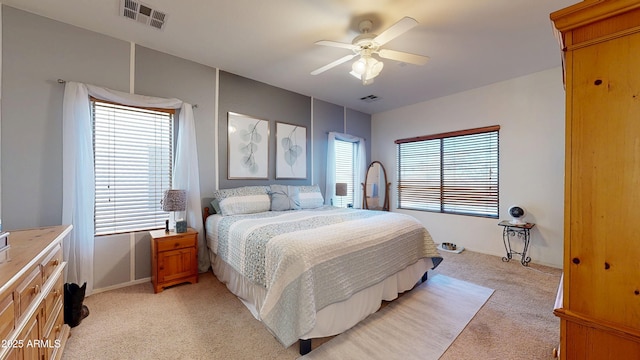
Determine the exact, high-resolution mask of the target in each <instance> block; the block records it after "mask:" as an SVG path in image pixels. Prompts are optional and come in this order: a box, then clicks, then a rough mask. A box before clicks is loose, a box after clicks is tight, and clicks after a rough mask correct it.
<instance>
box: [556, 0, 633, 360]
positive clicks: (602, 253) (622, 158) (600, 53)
mask: <svg viewBox="0 0 640 360" xmlns="http://www.w3.org/2000/svg"><path fill="white" fill-rule="evenodd" d="M551 19H552V20H553V22H554V25H555V27H556V29H557V30H558V31H559V35H560V36H559V38H560V39H561V44H562V48H563V51H564V56H565V58H564V59H565V61H564V65H565V84H566V163H565V203H564V209H565V221H564V282H563V288H562V306H561V307H560V308H558V309H556V310H555V311H554V313H555V314H556V315H557V316H559V317H560V324H561V325H560V356H561V358H562V359H599V360H602V359H640V221H639V220H638V216H639V214H640V213H638V212H637V211H638V206H639V205H640V0H587V1H583V2H581V3H578V4H576V5H573V6H571V7H568V8H566V9H563V10H559V11H557V12H554V13H552V14H551Z"/></svg>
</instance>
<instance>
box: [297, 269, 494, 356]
mask: <svg viewBox="0 0 640 360" xmlns="http://www.w3.org/2000/svg"><path fill="white" fill-rule="evenodd" d="M491 294H493V290H492V289H489V288H486V287H483V286H479V285H476V284H472V283H469V282H466V281H462V280H458V279H454V278H451V277H448V276H444V275H440V274H438V275H436V276H434V277H433V278H430V279H429V280H427V282H425V283H422V284H420V285H419V286H418V287H416V288H415V289H413V290H411V291H410V292H409V293H407V294H405V295H403V296H402V297H400V298H399V299H397V300H395V301H393V302H391V303H390V304H389V305H387V306H386V307H384V308H383V309H382V310H380V311H378V312H376V313H375V314H373V315H371V316H369V317H368V318H366V319H365V320H364V321H362V322H360V323H359V324H358V325H356V326H355V327H353V328H351V329H349V330H348V331H346V332H345V333H343V334H340V335H338V336H336V337H335V338H333V339H331V340H329V341H328V342H326V343H324V344H322V345H320V346H319V347H318V348H316V349H314V350H313V351H311V352H310V353H309V354H307V355H305V356H302V357H300V358H299V360H319V359H332V360H333V359H345V360H346V359H385V360H388V359H403V360H404V359H420V360H428V359H438V358H440V356H442V354H443V353H444V352H445V351H446V350H447V348H448V347H449V346H450V345H451V343H452V342H453V341H454V340H455V339H456V337H458V335H459V334H460V333H461V332H462V330H463V329H464V328H465V326H467V324H468V323H469V321H471V319H472V318H473V317H474V316H475V314H476V313H477V312H478V310H480V308H482V306H483V305H484V304H485V303H486V302H487V300H488V299H489V297H490V296H491Z"/></svg>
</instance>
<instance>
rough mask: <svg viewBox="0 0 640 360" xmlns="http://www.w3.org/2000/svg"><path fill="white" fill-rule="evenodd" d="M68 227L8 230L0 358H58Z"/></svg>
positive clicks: (63, 331)
mask: <svg viewBox="0 0 640 360" xmlns="http://www.w3.org/2000/svg"><path fill="white" fill-rule="evenodd" d="M70 231H71V226H52V227H44V228H37V229H29V230H19V231H11V232H10V235H9V244H10V245H11V247H10V248H9V250H8V251H9V253H8V254H7V255H8V260H5V259H4V257H3V260H2V261H3V262H2V263H1V264H0V339H1V341H2V344H1V347H0V359H11V360H13V359H16V360H17V359H20V360H22V359H25V360H26V359H39V360H42V359H44V360H47V359H59V358H60V357H61V356H62V350H63V348H64V345H65V343H66V341H67V338H68V337H69V330H70V328H69V326H68V325H66V324H65V323H64V310H63V308H64V282H63V281H64V280H63V270H64V268H65V265H66V263H65V262H63V259H62V239H63V238H64V237H65V236H66V235H67V234H68V233H69V232H70Z"/></svg>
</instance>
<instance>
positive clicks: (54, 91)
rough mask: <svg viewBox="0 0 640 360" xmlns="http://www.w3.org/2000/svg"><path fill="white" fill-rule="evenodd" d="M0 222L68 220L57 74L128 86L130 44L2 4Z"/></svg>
mask: <svg viewBox="0 0 640 360" xmlns="http://www.w3.org/2000/svg"><path fill="white" fill-rule="evenodd" d="M2 27H3V29H2V30H3V31H2V37H3V38H2V85H1V86H2V124H1V126H2V131H1V133H2V139H1V141H0V143H1V144H2V150H1V151H0V153H1V154H2V159H1V176H2V216H3V218H2V225H3V227H4V229H6V230H11V229H20V228H29V227H37V226H48V225H56V224H60V220H61V218H62V191H61V189H62V98H63V94H64V85H62V84H58V83H57V82H56V80H57V79H58V78H61V79H65V80H73V81H79V82H86V83H92V84H100V85H101V86H105V87H109V88H112V89H116V90H121V91H128V89H129V43H127V42H124V41H120V40H116V39H114V38H111V37H108V36H104V35H101V34H97V33H94V32H90V31H86V30H83V29H80V28H77V27H74V26H71V25H67V24H64V23H61V22H58V21H54V20H50V19H47V18H44V17H41V16H37V15H34V14H31V13H28V12H25V11H21V10H17V9H14V8H11V7H8V6H3V7H2Z"/></svg>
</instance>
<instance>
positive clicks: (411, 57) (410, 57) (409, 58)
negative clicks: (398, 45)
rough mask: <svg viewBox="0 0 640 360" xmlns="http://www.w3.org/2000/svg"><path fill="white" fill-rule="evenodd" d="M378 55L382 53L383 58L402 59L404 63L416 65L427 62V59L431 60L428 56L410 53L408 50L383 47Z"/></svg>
mask: <svg viewBox="0 0 640 360" xmlns="http://www.w3.org/2000/svg"><path fill="white" fill-rule="evenodd" d="M378 55H380V57H381V58H385V59H390V60H395V61H400V62H403V63H408V64H414V65H424V64H426V63H427V61H429V57H428V56H423V55H416V54H410V53H407V52H402V51H395V50H387V49H382V50H380V51H378Z"/></svg>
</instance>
